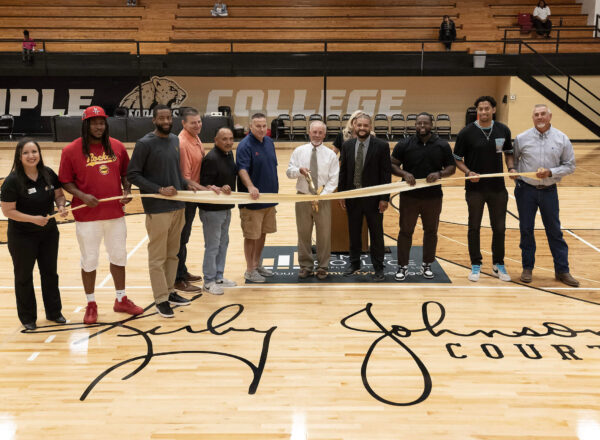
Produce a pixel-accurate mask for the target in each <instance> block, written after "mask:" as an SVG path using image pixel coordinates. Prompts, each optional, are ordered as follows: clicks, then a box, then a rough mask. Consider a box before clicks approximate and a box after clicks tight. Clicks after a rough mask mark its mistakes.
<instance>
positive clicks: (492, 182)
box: [454, 96, 513, 281]
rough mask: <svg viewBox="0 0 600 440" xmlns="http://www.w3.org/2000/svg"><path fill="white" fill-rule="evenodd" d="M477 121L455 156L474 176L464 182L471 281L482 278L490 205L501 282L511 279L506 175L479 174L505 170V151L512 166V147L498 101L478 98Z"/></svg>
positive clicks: (495, 262)
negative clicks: (483, 231)
mask: <svg viewBox="0 0 600 440" xmlns="http://www.w3.org/2000/svg"><path fill="white" fill-rule="evenodd" d="M475 107H476V108H477V120H476V121H475V122H472V123H470V124H469V125H467V126H466V127H465V128H463V129H462V130H461V131H460V132H459V133H458V136H457V138H456V144H455V145H454V158H455V160H456V166H457V167H458V169H459V170H461V171H462V172H463V173H465V177H472V179H469V180H466V181H465V198H466V200H467V206H468V208H469V226H468V233H467V238H468V243H469V256H470V258H471V273H470V274H469V276H468V278H469V280H470V281H479V275H480V273H481V263H482V261H483V258H482V256H481V243H480V240H481V220H482V218H483V208H484V206H485V205H487V207H488V211H489V214H490V225H491V227H492V263H493V267H492V270H493V274H494V276H497V277H498V278H499V279H500V280H502V281H510V275H509V274H508V273H507V271H506V268H505V267H504V235H505V231H506V208H507V204H508V192H507V191H506V185H505V184H504V177H488V178H485V179H479V177H478V176H479V175H480V174H492V173H502V172H503V168H502V154H503V153H504V157H505V160H506V168H507V169H508V170H509V171H510V170H511V169H512V168H513V149H512V142H511V134H510V130H509V129H508V127H507V126H506V125H504V124H502V123H500V122H496V121H494V114H495V113H496V100H495V99H494V98H493V97H491V96H480V97H479V98H477V100H476V101H475Z"/></svg>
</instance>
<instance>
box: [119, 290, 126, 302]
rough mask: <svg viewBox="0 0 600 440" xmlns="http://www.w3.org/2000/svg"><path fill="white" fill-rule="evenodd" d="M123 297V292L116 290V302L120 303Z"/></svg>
mask: <svg viewBox="0 0 600 440" xmlns="http://www.w3.org/2000/svg"><path fill="white" fill-rule="evenodd" d="M124 296H125V290H117V301H119V302H121V300H122V299H123V297H124Z"/></svg>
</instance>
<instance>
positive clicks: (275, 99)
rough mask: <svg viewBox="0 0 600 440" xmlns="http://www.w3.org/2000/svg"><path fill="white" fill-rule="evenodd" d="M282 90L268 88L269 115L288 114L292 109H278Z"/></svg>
mask: <svg viewBox="0 0 600 440" xmlns="http://www.w3.org/2000/svg"><path fill="white" fill-rule="evenodd" d="M280 92H281V90H271V89H269V90H267V108H266V110H267V116H273V117H277V116H279V115H280V114H287V113H289V112H290V111H289V110H288V109H285V110H284V109H278V108H277V107H279V94H280Z"/></svg>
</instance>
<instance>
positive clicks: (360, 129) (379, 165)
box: [338, 113, 392, 282]
mask: <svg viewBox="0 0 600 440" xmlns="http://www.w3.org/2000/svg"><path fill="white" fill-rule="evenodd" d="M355 133H356V139H350V140H348V141H346V142H344V144H343V145H342V150H341V153H340V176H339V184H338V191H340V192H341V191H348V190H352V189H360V188H367V187H369V186H376V185H384V184H387V183H390V182H391V180H392V165H391V161H390V146H389V144H388V143H387V142H385V141H382V140H381V139H377V138H376V137H375V136H371V117H370V116H369V115H367V114H365V113H363V114H361V115H360V116H358V117H357V118H356V130H355ZM389 199H390V195H389V194H383V195H379V196H371V197H358V198H354V199H348V200H344V199H341V200H340V202H339V203H340V206H341V207H342V209H344V210H347V212H348V229H349V232H350V268H349V269H348V270H347V271H346V272H345V273H344V275H345V276H351V275H353V274H355V273H357V272H359V271H360V269H361V263H360V253H361V249H362V237H361V232H362V225H363V219H364V218H366V219H367V227H368V229H369V238H370V241H371V247H370V251H371V262H372V264H373V269H374V271H375V273H374V274H373V276H372V280H373V281H376V282H380V281H384V280H385V275H384V274H383V257H384V252H385V248H384V244H383V213H384V212H385V210H386V209H387V208H388V201H389Z"/></svg>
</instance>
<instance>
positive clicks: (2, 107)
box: [0, 89, 6, 114]
mask: <svg viewBox="0 0 600 440" xmlns="http://www.w3.org/2000/svg"><path fill="white" fill-rule="evenodd" d="M5 112H6V89H0V114H4V113H5Z"/></svg>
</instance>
